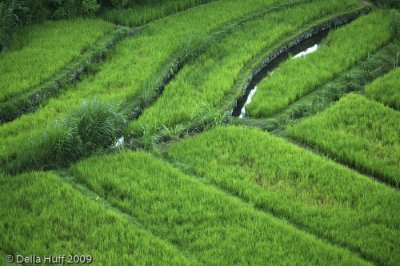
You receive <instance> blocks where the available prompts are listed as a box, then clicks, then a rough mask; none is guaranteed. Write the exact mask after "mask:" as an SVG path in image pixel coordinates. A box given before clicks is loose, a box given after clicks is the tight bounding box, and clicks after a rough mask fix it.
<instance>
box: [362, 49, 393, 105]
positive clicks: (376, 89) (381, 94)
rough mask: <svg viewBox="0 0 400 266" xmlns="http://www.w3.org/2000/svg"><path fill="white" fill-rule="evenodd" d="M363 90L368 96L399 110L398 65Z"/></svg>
mask: <svg viewBox="0 0 400 266" xmlns="http://www.w3.org/2000/svg"><path fill="white" fill-rule="evenodd" d="M399 52H400V51H399ZM365 91H366V95H367V96H368V97H369V98H371V99H374V100H377V101H379V102H381V103H383V104H385V105H387V106H390V107H392V108H395V109H397V110H400V67H398V68H396V69H395V70H393V71H391V72H389V73H388V74H386V75H385V76H383V77H381V78H378V79H376V80H375V81H374V82H372V83H371V84H370V85H368V86H367V87H366V88H365Z"/></svg>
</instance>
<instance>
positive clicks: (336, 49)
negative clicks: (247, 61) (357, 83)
mask: <svg viewBox="0 0 400 266" xmlns="http://www.w3.org/2000/svg"><path fill="white" fill-rule="evenodd" d="M389 25H390V19H389V18H388V14H387V13H386V12H383V11H378V12H373V13H371V14H369V15H367V16H363V17H361V18H359V19H357V20H356V21H354V22H352V23H351V24H350V25H347V26H345V27H343V28H341V29H338V30H336V31H334V32H332V33H331V34H330V35H329V36H328V37H327V39H326V40H325V41H324V43H323V45H321V47H320V48H319V50H318V51H317V52H315V53H313V54H310V55H308V56H306V57H303V58H299V59H294V60H289V61H287V62H285V63H283V64H281V65H280V66H279V69H277V70H276V71H274V73H273V75H271V76H270V77H268V78H267V79H265V80H264V81H263V82H261V83H260V84H259V86H258V90H257V92H256V94H255V95H254V97H253V101H252V102H251V103H250V104H249V105H248V106H247V107H246V108H247V110H248V114H249V116H250V117H265V116H268V115H271V114H273V113H276V112H277V111H279V110H281V109H283V108H284V107H286V106H287V105H288V104H290V103H292V102H294V101H296V100H298V99H299V98H300V97H302V96H304V95H305V94H307V93H310V92H312V91H313V90H315V89H316V88H317V87H318V86H321V85H322V84H324V83H326V82H327V81H329V80H331V79H333V78H335V77H336V76H337V75H338V74H340V73H341V72H342V71H344V70H346V69H348V68H350V67H352V66H354V65H355V64H356V63H357V61H359V60H361V59H362V58H364V57H365V56H367V55H368V54H369V53H370V52H372V51H374V50H376V49H378V48H380V47H381V46H382V45H383V44H385V43H386V42H387V41H389V39H390V38H391V31H390V26H389Z"/></svg>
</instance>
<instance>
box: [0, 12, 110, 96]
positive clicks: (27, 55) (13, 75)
mask: <svg viewBox="0 0 400 266" xmlns="http://www.w3.org/2000/svg"><path fill="white" fill-rule="evenodd" d="M113 27H114V26H113V25H112V24H110V23H106V22H104V21H101V20H88V19H86V20H84V19H77V20H71V21H52V22H50V21H48V22H45V23H43V24H40V25H34V26H26V27H23V28H21V29H20V30H18V31H17V32H15V33H14V34H13V36H12V39H11V44H10V49H9V50H8V51H7V52H3V53H0V102H3V101H6V100H9V99H11V98H13V97H15V96H16V95H19V94H22V93H24V92H28V91H29V90H30V89H32V88H34V87H35V86H36V85H38V84H40V83H42V82H43V81H45V80H46V79H48V78H49V77H51V76H52V75H53V74H55V73H56V72H58V71H59V70H60V69H61V68H62V67H63V66H65V65H66V64H67V63H69V62H70V61H71V60H72V59H74V58H75V57H77V56H79V55H80V54H81V53H82V51H83V50H84V49H86V48H87V47H88V46H89V45H90V44H93V43H94V42H95V41H96V40H97V39H98V38H99V37H100V36H102V35H104V34H105V33H106V32H108V31H110V30H111V29H113Z"/></svg>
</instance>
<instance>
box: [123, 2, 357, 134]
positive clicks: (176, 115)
mask: <svg viewBox="0 0 400 266" xmlns="http://www.w3.org/2000/svg"><path fill="white" fill-rule="evenodd" d="M355 6H357V7H358V6H359V3H358V1H347V0H343V1H329V2H327V1H312V2H311V3H307V4H302V5H299V6H296V7H292V8H286V9H283V10H280V11H276V12H273V13H271V14H266V15H264V16H262V17H260V18H259V19H257V20H254V21H250V22H248V23H246V24H245V25H243V26H242V27H241V29H240V30H238V31H236V32H234V33H232V34H231V35H230V36H229V37H227V38H225V39H223V40H222V41H220V42H219V43H216V44H215V45H213V46H211V47H210V48H209V49H208V50H207V51H206V52H205V53H203V54H201V55H200V56H199V57H198V58H196V59H195V60H192V61H190V62H189V63H188V64H186V65H185V66H184V67H183V69H182V70H181V71H180V73H179V74H178V75H177V77H175V79H174V80H172V81H171V82H170V83H169V84H168V85H167V87H166V88H165V90H164V91H163V93H162V95H161V96H160V97H159V98H158V100H157V102H156V103H155V104H154V105H153V106H151V107H150V108H147V109H146V110H144V112H143V114H142V115H141V117H140V118H139V119H138V120H135V121H133V122H132V123H131V125H130V126H129V129H130V130H131V131H132V132H133V133H134V134H135V135H137V134H138V133H137V132H138V129H139V128H141V127H142V125H144V124H147V125H155V128H154V129H153V132H157V130H158V126H159V125H166V126H167V127H174V126H175V125H177V124H188V123H189V122H190V121H191V119H192V117H193V114H194V113H196V112H197V110H198V109H199V108H201V106H202V104H207V105H209V106H210V107H212V108H217V107H218V106H220V105H221V103H222V102H223V100H224V99H225V98H226V96H227V95H228V94H229V93H230V92H231V89H232V86H233V85H234V83H235V81H236V79H237V77H238V75H239V74H240V71H241V70H242V69H243V66H244V65H245V64H246V62H248V61H249V60H251V59H252V58H253V57H254V56H256V55H257V54H259V53H260V52H261V51H263V50H265V49H266V47H270V46H273V45H274V44H276V43H277V42H279V41H280V40H282V39H283V38H287V37H288V36H291V35H293V34H297V33H298V31H299V29H301V28H302V26H304V25H305V24H306V23H310V21H313V20H317V19H320V18H321V17H324V16H332V15H334V14H338V13H341V12H344V11H348V10H351V9H352V8H354V7H355ZM308 27H310V26H309V25H308ZM265 28H268V30H260V29H265ZM157 125H158V126H157ZM150 130H151V129H150Z"/></svg>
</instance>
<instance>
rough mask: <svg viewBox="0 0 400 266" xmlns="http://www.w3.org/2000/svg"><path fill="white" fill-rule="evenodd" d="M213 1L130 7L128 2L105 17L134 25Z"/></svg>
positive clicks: (171, 0) (181, 0) (189, 0)
mask: <svg viewBox="0 0 400 266" xmlns="http://www.w3.org/2000/svg"><path fill="white" fill-rule="evenodd" d="M213 1H215V0H168V1H161V2H160V3H158V4H156V5H155V4H154V3H151V4H148V5H147V4H135V5H133V6H130V7H129V5H128V4H126V5H122V6H121V7H120V8H116V9H110V10H107V11H106V12H105V13H104V15H103V18H104V19H105V20H107V21H110V22H113V23H116V24H120V25H124V26H129V27H134V26H139V25H143V24H145V23H148V22H150V21H153V20H155V19H158V18H162V17H165V16H168V15H171V14H174V13H176V12H179V11H183V10H186V9H188V8H191V7H195V6H197V5H201V4H206V3H209V2H213ZM127 6H128V7H127Z"/></svg>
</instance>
